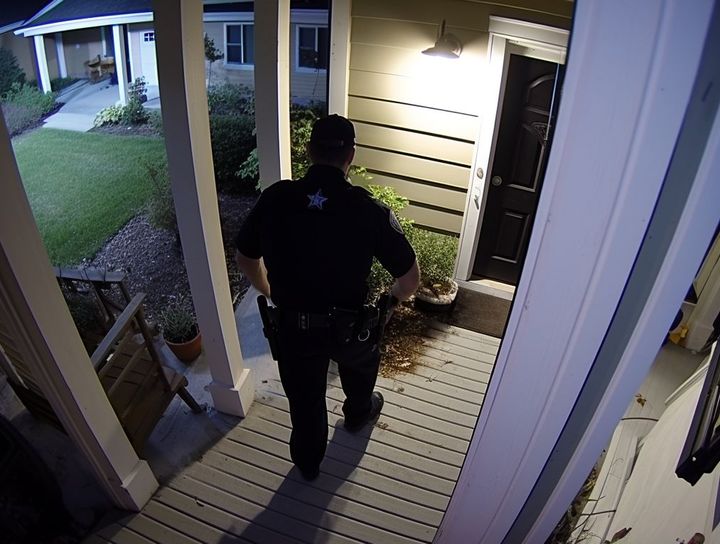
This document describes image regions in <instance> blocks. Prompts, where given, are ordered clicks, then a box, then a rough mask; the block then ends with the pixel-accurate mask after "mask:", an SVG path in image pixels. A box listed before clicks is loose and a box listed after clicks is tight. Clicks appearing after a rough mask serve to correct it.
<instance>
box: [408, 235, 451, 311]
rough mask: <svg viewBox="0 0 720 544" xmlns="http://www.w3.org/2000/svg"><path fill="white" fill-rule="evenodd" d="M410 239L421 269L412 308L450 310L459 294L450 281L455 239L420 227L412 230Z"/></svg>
mask: <svg viewBox="0 0 720 544" xmlns="http://www.w3.org/2000/svg"><path fill="white" fill-rule="evenodd" d="M409 238H410V243H411V244H412V246H413V248H414V249H415V254H416V255H417V260H418V265H419V267H420V287H418V290H417V293H416V294H415V306H417V307H418V308H419V309H421V310H425V311H445V310H448V309H450V308H451V307H452V305H453V304H454V302H455V297H456V296H457V293H458V284H457V282H456V281H455V280H453V271H454V268H455V256H456V255H457V238H455V237H453V236H447V235H445V234H439V233H436V232H431V231H428V230H424V229H420V228H413V229H412V231H411V233H410V236H409Z"/></svg>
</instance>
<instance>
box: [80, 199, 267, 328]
mask: <svg viewBox="0 0 720 544" xmlns="http://www.w3.org/2000/svg"><path fill="white" fill-rule="evenodd" d="M256 200H257V195H249V196H243V195H230V194H223V193H221V194H219V195H218V205H219V209H220V224H221V229H222V236H223V245H224V247H225V261H226V265H227V269H228V278H229V281H230V292H231V295H232V297H233V302H236V301H237V300H239V299H240V298H241V297H242V295H243V294H244V293H245V291H246V290H247V288H248V285H249V284H248V282H247V280H246V279H245V278H244V277H243V276H242V274H240V272H239V271H238V270H237V268H236V266H235V260H234V248H233V245H232V244H233V238H234V237H235V234H236V233H237V231H238V229H239V228H240V226H241V225H242V223H243V221H244V220H245V217H246V216H247V214H248V212H249V211H250V209H251V208H252V206H253V204H254V203H255V201H256ZM83 266H89V267H100V268H107V269H108V270H122V271H124V272H125V273H126V275H127V280H126V281H127V285H128V288H129V290H130V293H131V295H135V294H137V293H141V292H142V293H145V294H146V298H145V311H146V316H147V318H148V319H149V320H151V321H154V320H156V319H157V317H158V315H159V313H160V312H161V311H162V309H163V308H164V307H165V306H167V304H168V303H169V302H172V301H175V300H177V299H178V298H180V299H185V300H191V296H190V285H189V283H188V278H187V271H186V270H185V262H184V261H183V255H182V250H181V248H180V245H179V242H178V240H177V237H176V235H175V233H174V232H173V231H169V230H165V229H158V228H155V227H153V226H152V225H151V224H150V223H149V222H148V219H147V216H146V215H144V214H140V215H137V216H136V217H134V218H133V219H131V220H130V221H129V222H128V223H127V224H126V225H125V226H124V227H123V228H122V229H120V231H119V232H118V233H117V234H116V235H115V236H113V237H112V238H111V239H110V240H109V241H108V242H107V244H105V246H104V247H103V248H102V249H101V250H100V251H99V252H98V253H97V255H96V256H95V257H94V258H93V259H92V260H91V261H89V262H85V263H83Z"/></svg>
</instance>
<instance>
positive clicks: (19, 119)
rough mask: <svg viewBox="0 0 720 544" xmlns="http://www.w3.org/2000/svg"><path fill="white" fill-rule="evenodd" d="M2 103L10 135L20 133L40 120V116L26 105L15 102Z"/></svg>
mask: <svg viewBox="0 0 720 544" xmlns="http://www.w3.org/2000/svg"><path fill="white" fill-rule="evenodd" d="M0 105H1V106H2V111H3V116H4V117H5V124H6V125H7V128H8V132H9V133H10V136H15V135H17V134H20V133H21V132H23V131H24V130H26V129H28V128H30V127H31V126H33V125H34V124H35V123H37V122H38V120H39V119H38V116H37V115H35V113H34V112H33V111H32V110H30V109H28V108H26V107H25V106H18V105H17V104H13V103H7V104H0Z"/></svg>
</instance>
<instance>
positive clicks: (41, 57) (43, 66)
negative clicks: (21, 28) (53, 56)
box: [33, 34, 52, 93]
mask: <svg viewBox="0 0 720 544" xmlns="http://www.w3.org/2000/svg"><path fill="white" fill-rule="evenodd" d="M33 40H34V41H35V57H36V58H37V65H38V73H39V74H40V88H41V89H42V92H44V93H49V92H51V91H52V87H51V86H50V72H49V71H48V64H47V55H46V54H45V39H44V38H43V35H42V34H39V35H37V36H33Z"/></svg>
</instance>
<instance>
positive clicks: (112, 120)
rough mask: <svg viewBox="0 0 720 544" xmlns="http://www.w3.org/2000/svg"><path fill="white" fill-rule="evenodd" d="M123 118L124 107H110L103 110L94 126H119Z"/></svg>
mask: <svg viewBox="0 0 720 544" xmlns="http://www.w3.org/2000/svg"><path fill="white" fill-rule="evenodd" d="M122 117H123V107H122V106H120V105H113V106H108V107H107V108H103V109H101V110H100V111H99V112H98V113H97V115H95V120H94V121H93V125H94V126H96V127H102V126H105V125H119V124H120V121H122Z"/></svg>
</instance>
